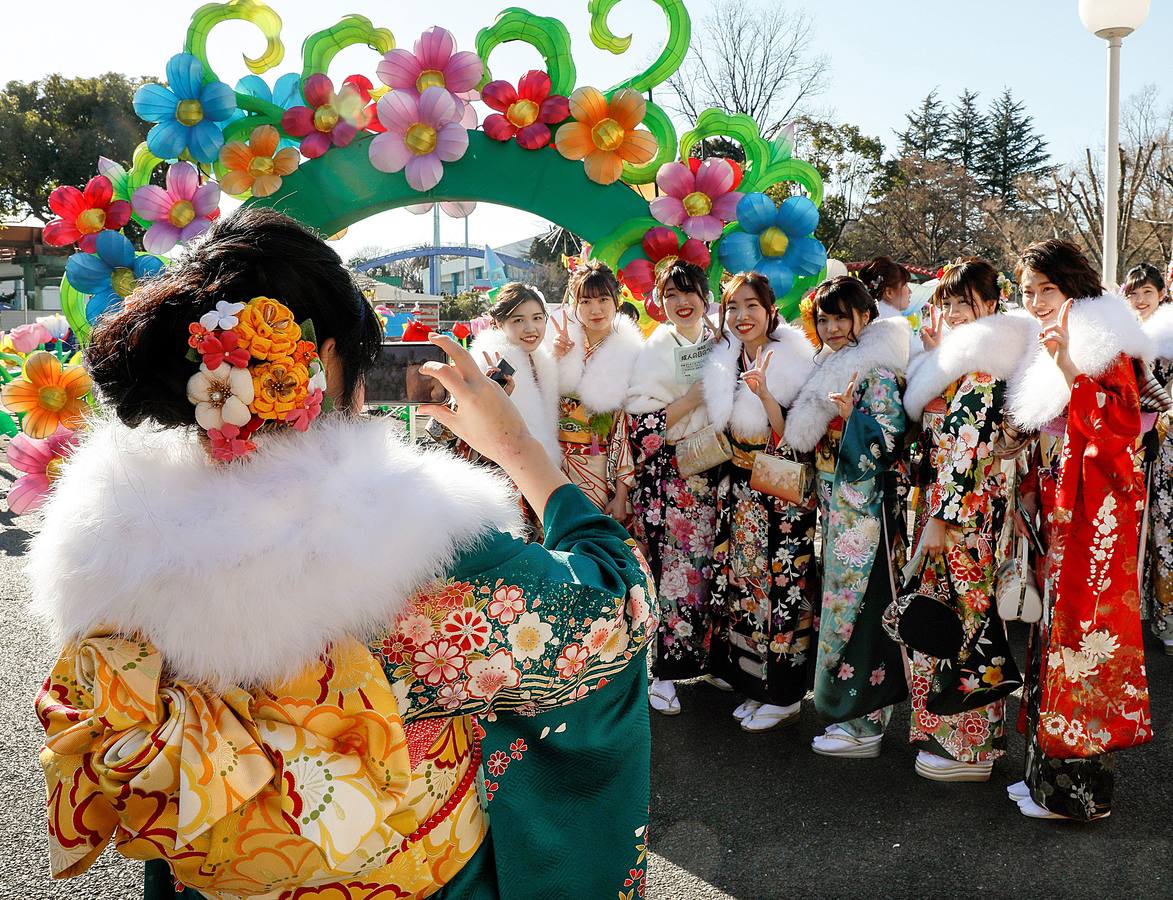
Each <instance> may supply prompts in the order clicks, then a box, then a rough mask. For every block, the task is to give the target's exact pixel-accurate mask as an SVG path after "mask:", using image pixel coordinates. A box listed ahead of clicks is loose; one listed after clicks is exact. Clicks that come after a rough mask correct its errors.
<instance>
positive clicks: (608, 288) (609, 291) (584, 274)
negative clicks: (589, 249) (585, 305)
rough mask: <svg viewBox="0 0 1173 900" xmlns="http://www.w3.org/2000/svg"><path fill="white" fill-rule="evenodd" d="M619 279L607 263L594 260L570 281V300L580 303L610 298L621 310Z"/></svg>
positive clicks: (576, 304) (587, 263)
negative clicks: (591, 299) (592, 299)
mask: <svg viewBox="0 0 1173 900" xmlns="http://www.w3.org/2000/svg"><path fill="white" fill-rule="evenodd" d="M619 294H620V289H619V279H618V278H616V277H615V273H614V272H612V271H611V267H610V266H608V265H607V264H606V263H602V262H599V261H598V260H597V259H592V260H590V261H588V262H586V263H585V264H583V265H582V266H581V267H580V268H579V269H578V270H577V271H576V272H575V273H574V275H573V276H571V279H570V300H571V302H572V303H573V304H574V305H575V306H578V304H579V302H580V301H582V300H586V299H587V298H593V297H608V298H610V299H611V300H612V301H614V303H615V309H616V310H618V309H619Z"/></svg>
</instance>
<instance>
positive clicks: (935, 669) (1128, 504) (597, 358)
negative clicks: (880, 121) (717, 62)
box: [474, 240, 1173, 819]
mask: <svg viewBox="0 0 1173 900" xmlns="http://www.w3.org/2000/svg"><path fill="white" fill-rule="evenodd" d="M1016 276H1017V279H1018V282H1019V284H1020V286H1021V290H1022V296H1023V302H1024V308H1023V309H1013V310H1007V309H1004V308H1003V304H1004V302H1005V300H1004V298H1003V292H1002V289H1001V284H1000V280H999V274H998V272H997V271H996V270H995V269H994V268H993V267H992V266H991V265H989V264H988V263H986V262H984V261H982V260H979V259H973V258H970V259H964V260H961V261H959V262H958V263H956V264H954V265H952V266H949V267H947V268H946V270H945V271H944V272H943V274H942V276H941V277H940V279H939V282H938V285H937V287H936V289H935V292H934V295H933V298H932V301H931V304H932V305H931V308H930V310H928V311H927V312H926V324H925V326H924V327H923V328H922V329H921V332H920V334H918V335H914V334H913V333H912V330H911V328H910V326H909V324H908V320H907V319H906V318H905V316H904V315H902V310H903V309H904V308H905V307H907V305H908V302H909V288H908V284H909V281H910V278H909V274H908V272H907V271H906V270H904V269H903V268H902V267H900V266H899V265H897V264H895V263H892V262H891V261H890V260H887V259H883V258H881V259H878V260H875V261H873V263H872V264H870V265H869V266H868V267H866V268H865V269H864V270H863V271H862V272H861V273H860V277H859V278H853V277H846V276H845V277H840V278H835V279H832V280H830V281H827V282H824V283H823V284H821V285H820V286H819V287H818V288H817V289H816V290H815V291H814V292H813V295H812V296H811V297H810V298H809V304H808V305H809V310H808V312H807V313H806V315H807V316H808V320H807V322H806V325H807V326H808V327H807V330H806V331H804V330H803V329H802V328H800V327H798V326H796V325H791V324H787V323H785V322H783V321H780V319H779V316H778V312H777V305H776V302H775V299H776V298H775V297H774V294H773V291H772V290H771V288H770V284H769V282H768V280H767V279H765V278H764V277H762V276H761V275H758V274H756V273H752V272H750V273H740V274H736V275H734V276H733V277H732V278H731V279H730V280H729V281H727V282H726V283H725V284H724V285H723V290H722V294H721V297H720V306H719V317H718V321H717V322H716V323H714V322H713V321H712V319H711V318H710V317H709V316H708V315H707V314H706V311H707V309H708V307H709V302H710V299H709V298H710V294H709V284H708V279H707V276H706V274H705V273H704V272H703V271H702V270H700V269H699V268H697V267H695V266H693V265H691V264H689V263H686V262H683V261H677V262H675V263H672V264H670V265H667V266H665V267H663V268H662V270H661V271H660V273H659V277H658V280H657V284H656V290H657V293H658V296H659V299H660V301H661V304H662V307H663V309H664V311H665V314H666V317H667V322H666V323H665V324H663V325H660V326H658V327H657V328H655V330H654V331H652V333H651V335H650V336H649V337H648V339H647V340H646V341H644V340H643V339H642V335H641V334H640V333H639V331H638V330H637V329H635V328H634V327H632V326H631V325H630V324H628V322H627V321H626V320H624V319H623V318H622V317H619V318H618V319H617V318H616V311H617V306H618V296H619V285H618V282H617V281H616V280H615V277H614V275H613V274H612V273H611V272H610V270H609V269H607V268H606V267H605V266H603V265H601V264H599V263H591V264H590V265H588V266H587V267H586V268H585V269H583V270H580V272H578V273H576V276H575V277H574V279H573V281H572V285H571V312H570V314H569V315H564V314H561V313H555V318H554V319H553V320H552V321H551V322H550V325H551V328H550V329H547V331H546V334H545V339H544V340H543V341H539V340H538V339H537V338H536V332H535V333H534V334H532V335H531V338H532V340H531V342H530V344H531V347H530V352H531V353H532V354H533V355H534V356H535V358H537V357H539V356H540V357H541V358H542V359H543V360H545V361H544V362H542V363H539V364H537V365H535V366H533V367H531V371H532V372H534V373H540V372H543V371H545V372H547V374H546V375H545V380H546V382H550V381H551V380H552V379H553V378H554V373H555V372H556V374H557V386H556V392H557V400H555V399H554V390H551V387H552V385H550V384H549V383H547V384H546V385H545V387H544V388H543V390H545V392H546V395H547V400H546V401H545V405H544V407H543V412H542V415H543V416H544V417H546V418H547V419H549V418H550V417H554V418H556V420H557V428H558V432H559V434H558V440H559V443H560V445H561V449H562V466H563V470H564V471H565V472H566V473H567V474H568V475H569V477H570V478H571V480H572V481H574V482H575V483H577V484H579V485H580V486H581V487H582V488H583V490H584V492H585V493H586V494H587V496H588V497H589V498H590V499H591V500H592V501H593V502H594V504H595V505H596V506H597V507H598V508H600V509H601V510H603V511H605V512H607V513H608V514H610V515H611V516H613V517H614V518H616V519H618V520H620V521H622V522H623V523H624V524H626V525H627V526H628V528H629V530H630V531H631V532H632V534H633V535H634V536H635V537H636V539H637V540H638V542H639V543H640V545H641V546H642V548H643V549H644V552H645V556H646V558H647V561H648V564H649V566H650V569H651V571H652V574H653V576H654V578H655V579H656V582H657V587H658V591H659V606H660V624H659V630H658V632H657V635H656V646H655V651H654V657H653V664H652V665H653V668H652V672H653V681H652V684H651V689H650V697H649V700H650V704H651V706H652V708H653V709H654V710H656V711H658V712H660V713H663V714H666V715H674V714H677V713H679V712H680V711H681V702H680V697H679V696H678V694H677V692H676V688H675V682H677V681H679V680H683V679H691V678H697V677H704V678H706V679H707V680H708V681H709V682H710V683H712V684H713V685H715V686H717V687H719V688H722V689H725V690H733V691H736V692H737V693H738V694H740V695H741V696H742V697H743V698H744V699H743V702H742V703H741V704H740V705H739V706H738V707H737V708H736V709H735V711H734V717H735V718H736V719H737V720H738V721H739V723H740V726H741V727H742V728H743V729H745V730H746V731H750V732H758V731H765V730H768V729H771V728H774V727H777V726H780V725H785V724H788V723H791V722H794V721H796V720H797V718H798V717H799V713H800V709H801V704H802V702H803V700H804V698H805V697H807V696H808V694H810V693H812V692H813V699H814V707H815V710H816V711H817V713H818V714H819V715H820V716H821V717H822V718H823V719H824V720H825V721H826V722H827V723H828V725H827V727H826V730H825V731H824V732H823V733H822V734H821V735H819V736H817V737H815V738H814V739H813V741H812V749H813V750H814V752H816V753H819V754H823V755H828V756H839V757H874V756H876V755H878V754H879V752H880V744H881V741H882V738H883V734H884V732H885V730H886V728H887V726H888V724H889V720H890V718H891V713H892V709H893V707H894V705H895V704H897V703H899V702H901V701H902V700H904V699H905V698H906V697H909V696H910V695H911V705H912V721H911V728H910V739H911V741H912V742H913V743H914V744H915V745H916V746H918V748H920V752H919V753H918V754H917V759H916V771H917V772H918V773H919V774H921V775H923V776H924V777H926V778H930V779H934V780H941V781H984V780H987V779H988V778H989V777H990V774H991V771H992V767H993V763H994V760H995V759H996V758H997V757H999V756H1000V755H1002V754H1003V752H1004V749H1003V748H1004V745H1005V727H1006V724H1005V723H1006V719H1007V710H1006V706H1007V703H1006V698H1007V697H1008V696H1009V695H1010V694H1011V693H1013V692H1014V691H1015V690H1017V689H1018V688H1019V687H1025V690H1024V692H1023V696H1024V704H1023V705H1024V712H1023V715H1022V717H1021V718H1022V720H1023V721H1022V724H1021V726H1020V727H1023V728H1025V730H1026V732H1027V737H1028V745H1029V746H1028V751H1027V760H1026V777H1025V778H1024V780H1023V782H1020V783H1019V784H1016V785H1013V786H1011V787H1010V788H1009V789H1008V790H1009V793H1010V795H1011V797H1012V799H1014V800H1015V801H1016V802H1017V803H1018V804H1019V807H1020V809H1021V810H1022V812H1023V813H1024V814H1025V815H1027V816H1032V817H1037V818H1074V819H1094V818H1099V817H1102V816H1104V815H1107V813H1108V811H1109V809H1110V799H1111V789H1112V761H1111V752H1112V751H1114V750H1117V749H1123V748H1125V747H1128V746H1133V745H1136V744H1140V743H1143V742H1145V741H1147V740H1149V739H1150V738H1151V726H1150V722H1149V714H1148V700H1147V696H1148V695H1147V685H1146V682H1145V676H1144V667H1143V648H1142V642H1141V617H1142V612H1141V604H1142V596H1144V597H1151V598H1152V600H1153V603H1152V607H1151V610H1150V617H1151V624H1152V628H1153V629H1154V631H1156V632H1157V634H1158V636H1159V637H1160V638H1161V639H1162V640H1163V641H1164V646H1165V647H1166V649H1167V650H1169V651H1170V652H1173V551H1171V550H1169V544H1170V541H1169V535H1170V533H1171V532H1173V477H1171V475H1173V449H1170V443H1169V442H1166V441H1163V437H1164V433H1165V414H1166V413H1167V412H1168V409H1169V406H1170V402H1169V399H1168V395H1167V394H1166V392H1165V389H1164V385H1165V384H1166V383H1167V381H1168V379H1169V376H1170V374H1173V372H1171V367H1173V361H1171V359H1170V357H1173V312H1171V311H1170V310H1171V308H1170V307H1163V306H1162V305H1161V304H1162V298H1164V297H1165V284H1164V280H1163V279H1162V278H1161V276H1160V273H1159V272H1157V270H1155V269H1154V268H1152V267H1141V268H1139V269H1137V270H1134V271H1133V272H1132V273H1130V275H1129V279H1128V281H1127V282H1126V284H1125V285H1124V290H1123V293H1125V294H1126V296H1127V298H1128V302H1126V301H1125V300H1124V299H1122V298H1121V297H1120V296H1118V295H1116V294H1113V293H1108V292H1105V290H1104V288H1103V287H1102V286H1101V284H1100V281H1099V278H1098V276H1097V274H1096V273H1095V271H1094V270H1093V269H1092V268H1091V266H1090V265H1089V263H1088V261H1087V260H1086V258H1085V257H1084V256H1083V255H1082V254H1081V253H1080V251H1079V250H1078V249H1077V248H1076V247H1074V246H1073V245H1071V244H1069V243H1065V242H1062V241H1058V240H1050V241H1044V242H1041V243H1038V244H1034V245H1032V246H1031V247H1029V248H1028V249H1027V250H1026V251H1025V252H1024V253H1023V255H1022V257H1021V259H1020V260H1019V264H1018V267H1017V271H1016ZM507 290H508V289H507ZM533 299H534V300H535V301H536V300H537V299H538V298H537V296H536V295H534V297H533ZM1130 304H1131V306H1130ZM534 311H535V314H536V313H537V305H535V308H534ZM559 316H561V320H559ZM493 317H494V319H495V320H496V321H498V322H500V321H501V319H500V317H499V316H498V313H497V311H495V312H494V314H493ZM536 318H538V316H537V315H535V319H536ZM492 340H497V339H496V338H485V337H482V338H480V339H479V340H478V344H477V346H476V347H474V356H476V357H477V359H478V361H481V360H483V363H484V366H485V367H486V368H488V369H490V370H492V368H493V366H494V356H493V355H491V354H488V353H480V352H476V351H477V350H479V349H480V346H481V345H482V344H486V342H488V341H492ZM515 368H516V366H515ZM514 378H517V376H514ZM513 387H514V386H513V385H508V384H507V390H509V389H513ZM516 389H517V390H520V389H521V388H520V382H518V387H517V388H516ZM555 406H556V409H555ZM544 427H546V426H545V425H540V426H536V427H534V431H535V432H539V431H540V430H541V428H544ZM770 473H774V475H775V476H778V477H781V478H783V479H784V480H785V479H790V484H789V487H788V488H786V489H779V488H778V482H777V480H776V479H775V481H773V482H772V481H771V474H770ZM795 485H797V487H795ZM910 491H912V492H913V494H912V496H913V497H914V498H915V499H914V502H913V503H912V504H911V505H912V507H913V509H914V515H913V518H912V521H911V523H910V522H909V521H907V512H908V509H909V506H910V504H909V499H910ZM1146 497H1147V498H1150V499H1151V503H1149V504H1148V507H1147V511H1146ZM1142 521H1143V523H1144V525H1145V527H1144V531H1145V534H1146V535H1147V536H1148V537H1147V539H1142V541H1141V544H1143V545H1146V546H1151V548H1152V549H1151V551H1149V552H1148V553H1147V554H1146V553H1145V551H1146V546H1139V545H1138V542H1137V540H1136V535H1137V534H1138V531H1140V530H1141V526H1142ZM1029 536H1033V543H1032V544H1030V545H1029V546H1030V547H1031V548H1032V556H1033V560H1034V571H1035V572H1037V581H1038V586H1039V588H1040V590H1042V592H1043V597H1044V605H1045V611H1044V615H1043V617H1042V620H1041V621H1040V622H1039V623H1038V625H1037V626H1036V627H1034V628H1032V635H1031V639H1030V643H1029V648H1028V658H1027V661H1026V665H1025V667H1024V668H1023V670H1022V674H1020V671H1019V667H1018V666H1017V665H1016V663H1015V660H1014V658H1013V654H1012V653H1011V651H1010V647H1009V644H1008V642H1007V637H1006V627H1005V623H1004V622H1003V620H1002V619H1001V618H1000V617H999V613H998V608H997V591H998V584H997V572H998V569H999V564H1000V563H1002V562H1003V561H1004V560H1005V559H1014V558H1016V557H1017V555H1018V554H1017V550H1016V548H1017V547H1019V546H1023V544H1022V543H1021V542H1026V541H1027V540H1028V537H1029ZM906 559H907V560H908V562H907V565H905V561H906ZM1138 567H1140V569H1141V570H1142V572H1141V575H1140V577H1139V580H1138V576H1137V574H1136V573H1137V571H1138ZM1028 577H1029V576H1028ZM914 583H915V585H916V587H917V590H918V591H919V592H920V593H922V594H930V595H935V596H937V597H942V598H946V605H947V606H948V607H949V608H950V609H951V610H952V613H953V614H954V615H955V616H956V618H957V619H958V620H959V622H960V626H961V628H960V631H961V635H962V637H961V649H960V650H959V651H958V652H957V653H956V654H954V655H953V656H952V657H951V658H935V657H933V656H929V655H927V654H926V653H924V652H919V651H916V650H913V649H911V648H909V647H905V646H902V645H901V637H900V629H899V627H897V626H898V620H899V617H900V615H901V611H902V610H903V608H904V607H903V606H902V604H901V603H899V602H896V601H897V598H898V597H899V596H900V595H901V594H902V593H907V591H903V590H902V587H903V586H905V585H906V584H914Z"/></svg>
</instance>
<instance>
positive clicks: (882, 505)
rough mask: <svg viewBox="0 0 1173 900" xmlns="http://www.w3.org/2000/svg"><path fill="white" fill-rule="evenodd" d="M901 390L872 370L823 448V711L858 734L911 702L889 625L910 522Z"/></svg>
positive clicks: (819, 671)
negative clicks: (901, 544) (902, 535)
mask: <svg viewBox="0 0 1173 900" xmlns="http://www.w3.org/2000/svg"><path fill="white" fill-rule="evenodd" d="M902 388H903V385H902V379H901V378H900V377H899V376H898V375H897V374H896V373H895V372H893V371H892V370H890V369H887V368H882V367H881V368H876V369H873V370H871V371H870V372H868V373H867V375H866V377H864V378H863V379H861V381H860V382H859V384H858V385H857V386H856V389H855V394H854V396H853V398H852V402H853V411H852V413H851V416H850V418H849V419H848V420H847V423H846V425H844V423H843V420H842V419H838V418H837V419H835V420H833V421H832V422H831V424H830V426H829V427H828V430H827V434H826V435H824V436H823V437H822V439H820V441H819V443H818V445H817V446H816V447H815V453H816V457H817V461H818V469H819V478H818V485H817V487H818V498H819V512H820V514H821V517H822V536H823V602H822V614H821V618H820V621H819V637H818V663H817V664H816V666H815V708H816V709H817V710H818V712H819V714H820V715H821V716H822V717H823V718H824V719H826V720H827V721H829V722H836V723H839V724H840V725H841V726H842V727H844V728H845V729H847V730H848V731H850V732H851V733H853V734H856V735H857V736H862V735H866V734H879V733H881V732H882V731H883V729H884V727H885V726H886V725H887V721H888V718H889V717H890V716H891V706H892V704H894V703H899V702H900V701H901V700H903V699H904V698H905V697H907V696H908V685H907V683H906V681H905V678H904V660H903V656H902V654H901V651H900V647H899V646H898V645H897V644H896V643H895V642H894V641H893V640H892V639H891V638H890V637H888V635H887V634H886V633H885V631H884V629H883V627H882V623H881V620H882V616H883V614H884V611H885V610H886V609H887V608H888V606H889V605H890V604H891V602H892V600H893V599H894V597H893V578H894V576H893V572H892V568H891V567H892V566H893V565H894V561H893V559H892V557H891V555H890V552H892V553H894V552H895V543H896V537H897V536H898V532H897V528H898V526H899V523H900V522H901V521H903V514H902V513H901V511H900V510H898V509H897V508H896V507H897V506H898V505H899V501H898V499H897V497H896V485H895V484H894V482H895V481H896V477H895V474H894V473H895V469H896V468H897V464H898V458H899V453H900V450H901V441H902V438H903V435H904V431H905V427H906V422H907V415H906V413H905V412H904V404H903V400H902V399H901V391H902ZM881 517H883V519H882V518H881ZM885 531H886V532H887V546H886V545H885ZM890 548H891V550H890Z"/></svg>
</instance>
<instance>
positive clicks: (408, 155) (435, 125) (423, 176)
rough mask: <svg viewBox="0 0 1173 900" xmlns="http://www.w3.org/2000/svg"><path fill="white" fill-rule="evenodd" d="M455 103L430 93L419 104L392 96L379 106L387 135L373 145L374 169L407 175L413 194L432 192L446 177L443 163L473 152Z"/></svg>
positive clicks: (401, 94) (435, 90) (434, 90)
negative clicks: (414, 192)
mask: <svg viewBox="0 0 1173 900" xmlns="http://www.w3.org/2000/svg"><path fill="white" fill-rule="evenodd" d="M456 102H457V101H456V99H455V98H454V97H453V96H452V94H451V93H450V92H448V91H446V90H444V88H441V87H430V88H428V89H427V90H425V91H424V92H423V93H422V94H420V96H419V99H416V98H415V97H414V96H412V95H411V94H410V93H408V92H406V91H391V92H390V93H389V94H386V95H384V96H383V97H382V98H380V100H379V107H378V109H379V121H380V122H381V123H382V125H383V127H384V128H385V129H386V131H385V132H384V133H383V134H377V135H375V136H374V137H373V138H372V139H371V146H370V149H369V151H368V153H369V154H370V160H371V165H372V166H374V167H375V168H376V169H378V170H379V171H380V172H404V174H405V176H406V178H407V183H408V184H409V185H411V188H412V190H416V191H421V192H422V191H430V190H431V189H432V188H434V187H435V186H436V185H437V184H439V182H440V179H441V178H443V177H444V165H443V164H444V163H446V162H455V161H456V160H458V159H460V158H461V157H462V156H464V154H465V151H467V150H468V132H467V131H466V130H465V129H464V126H463V125H461V124H460V111H459V110H458V109H457V107H456Z"/></svg>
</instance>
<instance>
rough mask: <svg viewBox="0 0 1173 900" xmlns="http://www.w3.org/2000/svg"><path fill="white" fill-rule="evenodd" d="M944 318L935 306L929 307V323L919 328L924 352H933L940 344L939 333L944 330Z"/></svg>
mask: <svg viewBox="0 0 1173 900" xmlns="http://www.w3.org/2000/svg"><path fill="white" fill-rule="evenodd" d="M944 325H945V317H944V316H943V315H941V310H940V309H939V308H938V307H936V306H930V307H929V321H927V322H925V323H924V324H923V325H921V327H920V342H921V344H923V345H924V348H925V349H926V350H933V349H935V348H936V347H937V345H938V344H940V343H941V332H942V331H943V330H944Z"/></svg>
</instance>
